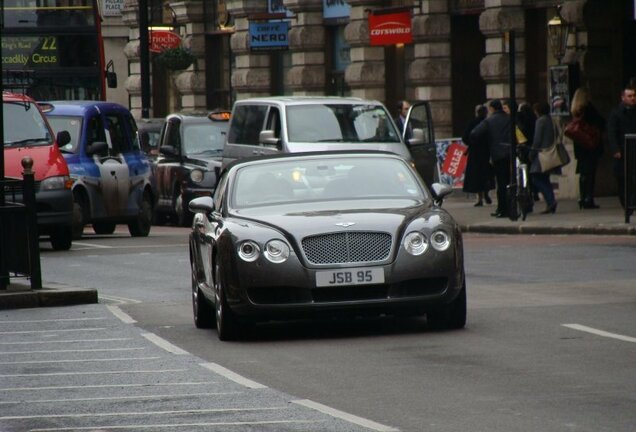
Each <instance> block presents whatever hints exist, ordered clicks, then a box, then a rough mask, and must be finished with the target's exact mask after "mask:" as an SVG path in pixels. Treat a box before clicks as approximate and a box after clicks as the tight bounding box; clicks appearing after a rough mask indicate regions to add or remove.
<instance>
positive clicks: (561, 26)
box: [548, 5, 570, 64]
mask: <svg viewBox="0 0 636 432" xmlns="http://www.w3.org/2000/svg"><path fill="white" fill-rule="evenodd" d="M569 35H570V24H569V23H568V22H567V21H566V20H565V19H563V17H562V16H561V5H558V6H557V14H556V15H555V16H554V17H553V18H552V19H551V20H550V21H548V41H549V43H550V48H551V49H552V54H553V55H554V58H556V59H557V61H558V62H559V64H561V60H563V57H564V56H565V50H566V49H567V46H568V36H569Z"/></svg>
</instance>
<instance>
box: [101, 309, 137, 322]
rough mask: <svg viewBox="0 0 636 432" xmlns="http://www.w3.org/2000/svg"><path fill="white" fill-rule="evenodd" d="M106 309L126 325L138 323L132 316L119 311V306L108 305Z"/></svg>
mask: <svg viewBox="0 0 636 432" xmlns="http://www.w3.org/2000/svg"><path fill="white" fill-rule="evenodd" d="M106 309H108V310H109V311H110V312H111V313H112V314H113V315H115V316H116V317H117V318H119V320H120V321H121V322H123V323H124V324H134V323H136V322H137V321H135V320H134V319H133V318H132V317H131V316H130V315H128V314H127V313H126V312H124V311H123V310H121V309H119V308H118V307H117V306H113V305H106Z"/></svg>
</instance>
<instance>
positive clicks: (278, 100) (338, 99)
mask: <svg viewBox="0 0 636 432" xmlns="http://www.w3.org/2000/svg"><path fill="white" fill-rule="evenodd" d="M250 103H263V104H265V103H270V104H277V105H310V104H316V105H324V104H344V105H359V104H369V105H382V103H381V102H380V101H378V100H375V99H362V98H358V97H342V96H269V97H253V98H247V99H241V100H239V101H236V104H237V105H245V104H250Z"/></svg>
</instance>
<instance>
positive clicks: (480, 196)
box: [462, 104, 495, 207]
mask: <svg viewBox="0 0 636 432" xmlns="http://www.w3.org/2000/svg"><path fill="white" fill-rule="evenodd" d="M487 114H488V108H486V107H485V106H484V105H482V104H479V105H477V106H476V107H475V117H473V118H472V119H471V120H470V122H468V125H467V126H466V129H465V131H464V134H463V135H462V141H463V142H464V144H466V146H468V150H467V151H466V155H467V156H468V158H467V161H466V171H465V172H464V186H463V191H464V192H468V193H474V194H477V202H476V203H475V207H481V206H483V205H484V201H485V202H486V204H492V200H491V199H490V196H489V195H488V191H490V189H493V188H494V185H495V178H494V174H493V169H492V165H490V150H489V149H488V141H487V140H485V139H471V137H470V133H471V132H472V130H473V129H475V127H476V126H477V125H478V124H479V123H481V122H482V121H483V120H484V119H485V118H486V116H487Z"/></svg>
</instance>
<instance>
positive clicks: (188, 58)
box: [154, 47, 196, 70]
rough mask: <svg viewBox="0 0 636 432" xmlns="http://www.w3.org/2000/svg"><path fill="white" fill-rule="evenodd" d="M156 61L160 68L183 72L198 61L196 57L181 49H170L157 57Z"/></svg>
mask: <svg viewBox="0 0 636 432" xmlns="http://www.w3.org/2000/svg"><path fill="white" fill-rule="evenodd" d="M154 61H155V63H156V64H157V65H158V66H161V67H163V68H166V69H171V70H183V69H187V68H188V67H190V65H191V64H192V63H194V62H195V61H196V57H195V56H194V55H192V53H191V52H190V51H188V50H185V49H183V48H181V47H178V48H168V49H167V50H164V51H162V52H160V53H159V54H157V55H155V57H154Z"/></svg>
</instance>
